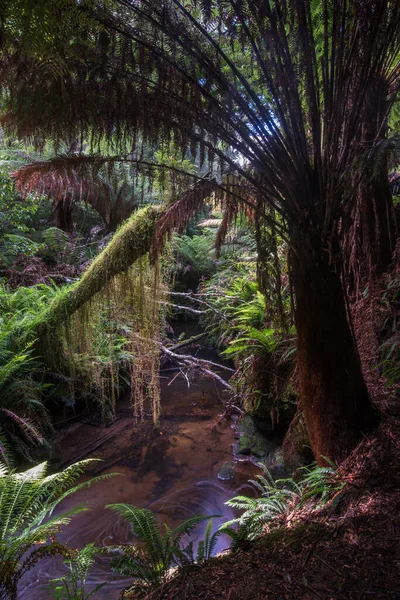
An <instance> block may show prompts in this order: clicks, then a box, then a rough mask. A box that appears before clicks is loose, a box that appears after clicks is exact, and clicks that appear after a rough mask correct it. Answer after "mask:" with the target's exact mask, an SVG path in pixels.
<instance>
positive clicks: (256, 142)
mask: <svg viewBox="0 0 400 600" xmlns="http://www.w3.org/2000/svg"><path fill="white" fill-rule="evenodd" d="M42 1H44V0H42ZM21 2H22V0H19V4H20V3H21ZM11 4H12V3H11ZM62 4H63V3H62V2H57V3H56V7H57V8H56V10H57V11H60V10H62V8H60V7H61V6H62ZM71 4H72V5H73V8H74V10H73V15H74V18H77V17H76V15H80V16H81V19H80V20H79V19H78V21H77V22H79V27H78V29H77V31H78V30H79V31H80V33H81V32H82V31H86V38H85V40H83V38H82V36H81V35H79V36H78V33H76V34H75V38H74V40H75V41H70V42H69V43H66V41H65V38H64V39H63V36H62V35H61V34H60V35H57V36H52V38H51V39H50V41H49V40H47V43H48V45H49V47H51V51H52V53H53V54H52V56H53V61H55V58H54V57H55V56H58V57H60V61H61V62H60V64H62V65H66V66H67V67H66V68H65V69H59V71H60V72H57V69H55V68H53V71H54V72H55V73H53V76H52V77H49V76H48V72H46V76H44V75H43V72H44V71H46V69H43V68H42V69H40V68H38V65H37V61H38V59H37V57H36V58H35V60H33V59H32V57H30V56H29V55H28V54H27V55H26V56H24V57H22V56H21V55H19V56H18V59H17V60H14V62H13V61H12V60H8V61H5V64H6V67H7V68H6V69H5V70H4V73H5V75H4V82H7V86H8V95H9V111H8V114H7V118H6V119H5V122H6V123H8V124H9V125H14V126H15V127H16V128H17V130H18V132H19V133H20V135H30V136H32V137H34V139H35V140H36V143H37V144H39V145H40V144H41V143H43V140H44V139H52V140H54V142H55V143H56V144H57V143H59V142H60V141H61V140H62V139H64V138H65V137H66V136H68V138H69V139H71V138H72V137H73V138H76V139H90V140H91V146H92V148H93V150H95V149H96V147H97V146H98V145H99V144H100V143H101V141H102V140H104V139H107V140H108V142H110V141H113V143H114V144H115V145H116V146H119V147H120V148H121V147H123V148H124V149H125V151H126V152H127V153H136V155H140V149H138V140H141V141H145V142H146V143H147V144H149V145H150V146H151V145H156V144H157V143H159V141H160V139H162V140H164V141H165V142H168V141H173V142H174V146H175V147H176V148H179V149H181V150H182V152H186V151H187V150H188V149H190V150H191V151H192V153H193V154H195V153H197V154H198V156H199V157H200V161H201V162H203V161H204V160H205V159H208V160H209V163H210V165H211V166H212V165H214V164H215V161H216V160H217V159H218V161H219V169H220V171H219V172H220V174H221V173H225V175H222V177H221V180H220V186H221V187H222V188H224V189H225V191H226V193H229V194H231V196H233V197H235V198H237V200H238V202H242V203H243V202H245V203H246V202H247V203H250V204H251V205H252V206H253V208H254V207H255V208H256V210H257V215H258V218H260V216H261V217H262V218H264V220H265V221H267V222H270V220H271V218H274V219H275V220H274V226H275V227H276V230H277V231H279V232H280V233H281V234H282V235H285V237H286V239H287V240H288V244H289V247H290V264H291V278H292V283H293V288H294V292H295V321H296V326H297V334H298V363H299V372H300V387H301V394H302V404H303V408H304V414H305V418H306V423H307V428H308V432H309V436H310V441H311V445H312V448H313V451H314V453H315V455H316V457H317V459H318V460H322V459H321V456H323V455H324V456H328V457H330V458H332V459H335V460H340V459H342V458H343V457H344V456H346V455H347V454H348V453H349V451H350V450H351V449H352V448H353V447H354V445H355V444H356V443H357V441H358V440H359V439H360V437H361V434H362V432H363V431H367V430H368V428H369V427H370V426H371V424H372V422H373V421H374V418H373V414H372V408H371V403H370V399H369V397H368V393H367V390H366V386H365V383H364V380H363V376H362V372H361V366H360V361H359V357H358V354H357V349H356V345H355V342H354V338H353V335H352V329H351V325H350V324H349V314H348V310H347V306H346V301H345V294H344V291H343V279H342V274H343V261H342V258H341V236H342V235H343V233H344V229H345V224H346V220H345V218H344V217H345V215H346V213H348V211H350V210H351V206H352V205H353V204H354V199H355V185H356V184H355V181H354V177H355V174H357V173H358V172H359V161H360V154H361V153H362V147H360V140H361V139H362V137H363V120H362V119H360V115H362V114H367V112H368V106H369V102H370V98H371V97H372V94H373V91H374V86H375V85H376V81H377V78H379V74H381V73H382V72H384V71H385V69H386V67H387V65H388V64H390V65H391V68H393V69H394V70H398V69H399V59H398V57H399V49H400V48H399V33H400V5H399V3H398V2H395V1H390V0H371V1H368V2H364V1H362V0H335V1H334V2H328V1H327V0H321V1H317V0H315V1H314V0H261V1H260V0H203V1H202V2H201V3H200V2H196V0H160V1H159V2H153V1H151V0H110V1H108V2H105V1H103V2H101V1H100V0H99V1H96V0H93V1H85V2H79V3H78V2H77V3H76V4H75V3H71V2H68V3H67V5H68V6H71ZM10 10H12V7H11V8H10ZM4 22H5V23H6V24H7V22H8V21H7V18H5V20H4ZM59 28H60V25H58V26H57V27H56V30H57V31H58V33H60V32H59ZM79 28H80V29H79ZM6 29H7V28H6ZM6 33H7V35H8V38H9V39H11V37H12V36H11V37H10V32H9V31H8V32H7V31H6ZM14 37H15V35H14ZM77 46H78V47H79V57H77V56H76V47H77ZM47 50H48V49H47ZM41 51H42V49H41ZM11 54H12V52H11ZM14 56H15V55H14ZM45 57H46V50H43V51H42V54H41V58H40V60H39V62H40V64H41V65H42V66H43V65H46V64H47V63H46V60H45ZM35 61H36V62H35ZM47 71H48V69H47ZM392 98H393V96H392V97H391V98H389V99H388V100H387V106H386V109H387V110H388V109H389V108H390V102H391V101H392ZM385 114H386V113H385ZM384 118H385V115H381V116H379V115H377V123H376V125H375V130H376V131H378V132H379V131H380V130H381V125H382V123H383V119H384ZM375 141H376V136H374V139H373V140H371V144H370V145H371V148H372V147H373V145H374V143H375ZM371 148H370V149H371ZM271 215H273V217H271ZM187 216H189V215H187Z"/></svg>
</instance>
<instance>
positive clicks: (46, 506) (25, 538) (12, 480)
mask: <svg viewBox="0 0 400 600" xmlns="http://www.w3.org/2000/svg"><path fill="white" fill-rule="evenodd" d="M90 462H92V461H91V460H85V461H81V462H78V463H75V464H73V465H71V466H69V467H67V468H66V469H64V471H61V472H59V473H54V474H52V475H47V463H41V464H39V465H37V466H35V467H33V468H31V469H28V470H27V471H24V472H22V473H17V472H14V471H10V470H9V468H8V467H6V466H5V465H3V464H0V597H3V595H4V594H6V593H8V594H9V595H10V597H11V598H12V599H14V598H16V593H17V585H18V582H19V580H20V578H21V577H22V575H23V574H24V573H25V572H26V571H27V570H29V569H30V568H31V567H32V566H33V565H34V564H35V562H36V561H37V560H39V559H40V558H41V556H42V555H43V556H44V555H52V554H56V553H63V554H64V555H67V554H68V550H67V549H66V548H65V547H64V546H62V545H60V544H56V543H54V544H53V542H52V540H53V538H54V537H55V535H56V534H57V533H58V531H59V529H60V528H61V527H63V526H65V525H68V523H69V522H70V520H71V518H72V517H73V516H74V515H76V514H77V513H79V512H82V511H84V510H87V508H86V507H84V506H81V505H79V506H76V507H74V508H72V509H71V510H69V511H65V512H62V513H60V514H58V515H55V516H52V515H53V512H54V510H55V508H56V507H57V506H58V504H59V503H60V502H61V501H62V500H64V499H65V498H66V497H67V496H69V495H70V494H73V493H75V492H77V491H79V490H81V489H83V488H84V487H87V486H89V485H91V484H92V483H93V482H95V481H96V480H98V479H102V477H99V478H95V479H91V480H89V481H87V482H84V483H79V484H76V481H77V480H78V478H79V477H80V475H81V474H82V473H83V470H84V468H85V467H86V466H87V465H88V464H89V463H90ZM38 544H39V545H43V544H44V545H45V547H44V548H42V549H40V552H39V551H38V550H35V546H37V545H38Z"/></svg>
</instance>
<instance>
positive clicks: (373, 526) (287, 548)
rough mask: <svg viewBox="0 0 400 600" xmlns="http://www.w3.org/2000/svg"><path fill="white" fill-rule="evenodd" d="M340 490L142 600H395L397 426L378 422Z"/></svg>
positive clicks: (399, 522)
mask: <svg viewBox="0 0 400 600" xmlns="http://www.w3.org/2000/svg"><path fill="white" fill-rule="evenodd" d="M340 476H341V477H342V478H343V479H344V480H345V481H346V486H345V488H344V489H343V490H342V491H341V492H340V493H339V494H338V495H337V496H336V497H335V498H333V499H332V500H331V502H330V503H329V504H328V505H326V506H325V507H324V509H323V510H321V509H320V510H319V511H318V510H315V509H314V510H311V509H307V508H303V509H302V510H301V511H299V512H298V513H297V514H292V515H290V516H289V517H288V518H287V519H286V522H282V525H285V527H280V528H277V529H275V530H273V531H272V532H270V533H268V534H266V535H265V536H263V537H262V538H261V539H260V540H258V541H256V542H253V543H247V544H245V545H243V547H242V548H241V549H240V550H239V551H238V552H237V553H236V554H227V555H225V556H219V557H216V558H214V559H212V560H211V561H209V562H208V563H207V564H206V565H205V566H203V567H202V568H201V569H199V568H191V569H189V570H187V571H186V572H184V573H182V574H181V575H180V576H179V577H177V578H175V579H173V580H171V581H170V582H168V583H167V584H165V585H164V587H163V588H161V589H157V590H154V591H152V592H151V593H147V594H145V593H144V594H133V593H131V594H126V596H125V597H126V598H127V599H128V598H129V600H133V599H134V598H135V599H137V598H142V599H143V598H145V599H146V600H192V599H193V600H194V599H196V600H214V599H225V600H315V599H318V598H321V599H324V600H361V599H364V600H367V599H371V600H372V599H373V600H378V599H382V600H383V599H385V600H398V599H400V583H399V575H400V544H399V539H400V426H399V423H398V422H396V421H393V420H391V421H385V422H384V423H383V424H382V426H381V428H380V430H379V433H378V435H377V436H376V437H374V438H372V439H370V440H364V441H363V442H362V443H361V444H360V445H359V446H358V447H357V448H356V449H355V451H354V452H353V453H352V455H351V456H350V457H349V458H348V459H347V460H346V461H345V463H344V464H343V465H342V466H341V468H340Z"/></svg>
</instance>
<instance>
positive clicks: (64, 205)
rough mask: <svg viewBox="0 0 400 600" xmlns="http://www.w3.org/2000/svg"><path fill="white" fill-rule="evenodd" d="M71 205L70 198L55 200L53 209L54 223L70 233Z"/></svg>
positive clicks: (71, 226) (72, 224)
mask: <svg viewBox="0 0 400 600" xmlns="http://www.w3.org/2000/svg"><path fill="white" fill-rule="evenodd" d="M72 207H73V206H72V200H71V198H66V199H65V200H61V201H60V202H57V203H56V204H55V206H54V211H53V219H54V225H55V226H56V227H58V229H62V231H66V232H67V233H71V232H72V230H73V228H74V223H73V220H72Z"/></svg>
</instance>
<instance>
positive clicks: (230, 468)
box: [217, 460, 235, 481]
mask: <svg viewBox="0 0 400 600" xmlns="http://www.w3.org/2000/svg"><path fill="white" fill-rule="evenodd" d="M234 474H235V465H234V462H233V461H231V460H227V461H226V462H224V464H223V465H222V467H221V468H220V470H219V471H218V475H217V477H218V479H221V481H227V480H228V479H233V476H234Z"/></svg>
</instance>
